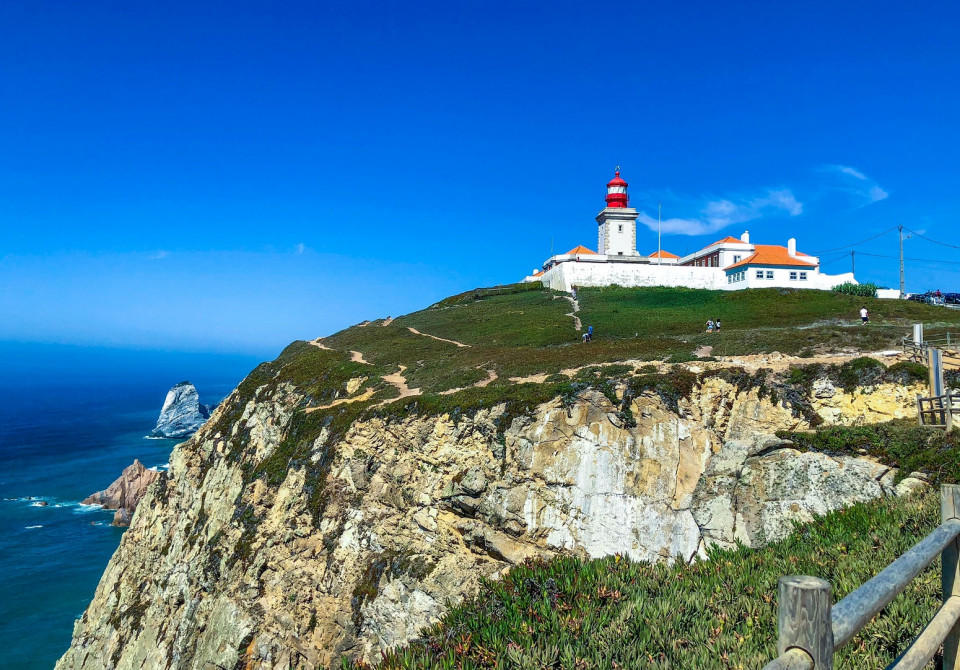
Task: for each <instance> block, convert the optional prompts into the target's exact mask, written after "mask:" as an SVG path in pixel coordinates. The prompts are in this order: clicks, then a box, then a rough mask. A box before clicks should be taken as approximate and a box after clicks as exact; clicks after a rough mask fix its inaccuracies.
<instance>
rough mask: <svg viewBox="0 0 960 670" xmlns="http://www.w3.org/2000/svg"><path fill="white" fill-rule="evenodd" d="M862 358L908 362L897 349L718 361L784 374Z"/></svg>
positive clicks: (762, 356)
mask: <svg viewBox="0 0 960 670" xmlns="http://www.w3.org/2000/svg"><path fill="white" fill-rule="evenodd" d="M861 356H868V357H870V358H875V359H877V360H878V361H881V362H882V363H885V364H886V365H893V364H894V363H896V362H898V361H902V360H906V357H905V356H904V354H903V352H901V351H899V350H895V349H891V350H888V351H870V352H862V351H857V352H852V353H845V352H844V353H835V354H826V355H823V356H812V357H810V358H800V357H799V356H789V355H786V354H781V353H778V352H776V351H774V352H772V353H769V354H751V355H749V356H718V360H719V361H720V362H721V363H724V364H726V365H730V364H733V365H739V366H741V367H744V368H748V369H754V370H757V369H760V368H770V369H771V370H773V371H774V372H782V371H784V370H786V369H788V368H789V367H790V366H791V365H810V364H812V363H820V364H823V365H841V364H843V363H846V362H847V361H850V360H853V359H854V358H859V357H861Z"/></svg>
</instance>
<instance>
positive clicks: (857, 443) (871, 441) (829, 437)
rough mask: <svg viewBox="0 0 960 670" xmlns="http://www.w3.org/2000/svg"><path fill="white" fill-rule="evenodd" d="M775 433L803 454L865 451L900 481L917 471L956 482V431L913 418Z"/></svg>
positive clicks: (959, 476)
mask: <svg viewBox="0 0 960 670" xmlns="http://www.w3.org/2000/svg"><path fill="white" fill-rule="evenodd" d="M777 434H778V435H779V436H780V437H784V438H789V439H790V440H792V441H793V442H794V444H795V445H796V448H797V449H801V450H805V451H806V450H809V451H822V452H826V453H831V454H853V455H859V454H861V453H863V452H866V453H867V454H869V455H871V456H873V457H875V458H877V459H879V460H880V461H881V462H883V463H885V464H887V465H890V466H892V467H896V468H900V472H899V473H898V477H900V478H902V477H905V476H906V475H908V474H910V472H912V471H915V470H918V471H922V472H925V473H927V475H928V476H929V478H930V480H931V482H933V483H934V484H942V483H952V482H960V431H956V430H954V431H951V432H949V433H947V432H944V431H942V430H931V429H929V428H921V427H920V426H918V425H917V420H916V419H915V418H914V419H897V420H895V421H889V422H887V423H880V424H872V425H868V426H831V427H827V428H821V429H820V430H818V431H817V432H816V433H793V432H789V431H781V432H779V433H777Z"/></svg>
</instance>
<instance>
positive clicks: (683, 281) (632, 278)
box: [535, 262, 726, 292]
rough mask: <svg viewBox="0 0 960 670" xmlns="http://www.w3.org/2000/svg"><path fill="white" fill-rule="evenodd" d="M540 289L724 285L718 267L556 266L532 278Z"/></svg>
mask: <svg viewBox="0 0 960 670" xmlns="http://www.w3.org/2000/svg"><path fill="white" fill-rule="evenodd" d="M535 279H539V280H540V281H542V282H543V285H544V286H547V287H548V288H552V289H555V290H557V291H568V292H569V291H570V288H571V287H572V286H610V285H611V284H619V285H620V286H629V287H635V286H686V287H688V288H712V289H715V288H720V284H721V282H722V283H723V284H724V286H725V285H726V279H725V277H724V274H723V270H722V269H720V268H695V267H678V266H675V265H660V266H657V265H648V264H646V263H616V262H611V263H584V262H580V263H576V262H567V263H559V264H557V265H555V266H553V267H552V268H550V269H549V270H547V271H546V272H545V273H543V274H542V275H541V276H539V277H536V278H535Z"/></svg>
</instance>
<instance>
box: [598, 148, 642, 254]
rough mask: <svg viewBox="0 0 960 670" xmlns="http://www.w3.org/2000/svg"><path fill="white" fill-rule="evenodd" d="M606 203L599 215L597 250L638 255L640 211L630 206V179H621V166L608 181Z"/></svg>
mask: <svg viewBox="0 0 960 670" xmlns="http://www.w3.org/2000/svg"><path fill="white" fill-rule="evenodd" d="M606 203H607V206H606V207H604V208H603V210H602V211H601V212H600V213H599V214H598V215H597V223H598V224H600V229H599V231H598V237H599V241H598V242H597V247H598V249H597V251H599V253H600V254H602V255H606V256H638V255H639V254H638V253H637V210H635V209H634V208H632V207H630V206H629V204H630V197H629V195H628V194H627V182H625V181H624V180H623V179H621V178H620V166H619V165H618V166H617V170H616V172H615V173H614V177H613V179H611V180H610V181H609V182H607V197H606Z"/></svg>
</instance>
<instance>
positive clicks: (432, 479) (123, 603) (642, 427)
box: [57, 377, 926, 670]
mask: <svg viewBox="0 0 960 670" xmlns="http://www.w3.org/2000/svg"><path fill="white" fill-rule="evenodd" d="M262 379H264V380H265V381H256V382H245V383H244V385H241V389H244V390H243V391H241V389H238V390H237V391H234V393H233V394H232V395H231V396H230V397H229V398H228V399H227V400H226V401H225V402H224V403H223V405H222V406H221V407H220V408H218V409H217V411H216V412H214V415H213V417H212V418H211V421H210V422H208V423H207V424H206V425H205V426H204V428H203V429H202V430H201V431H200V432H198V433H197V434H196V435H195V436H194V437H193V438H192V439H191V440H189V441H187V442H185V443H184V444H182V445H180V446H178V447H177V449H176V450H175V451H174V453H173V456H172V458H171V469H170V474H169V476H168V477H163V478H161V479H160V481H159V482H158V484H157V485H156V486H153V487H151V489H150V490H149V492H148V493H147V495H146V497H145V498H144V500H143V501H142V502H141V504H140V512H139V513H138V514H137V516H136V518H135V520H134V523H133V525H132V526H131V528H130V530H129V531H127V533H126V534H125V535H124V537H123V539H122V541H121V544H120V547H119V548H118V550H117V552H116V554H115V555H114V556H113V558H112V559H111V561H110V564H109V566H108V567H107V570H106V572H105V573H104V575H103V578H102V579H101V581H100V584H99V586H98V588H97V591H96V595H95V597H94V599H93V602H92V603H91V604H90V606H89V607H88V608H87V610H86V612H85V613H84V615H83V616H82V618H81V619H79V620H78V621H77V623H76V626H75V629H74V636H73V643H72V645H71V647H70V649H69V650H68V651H67V653H66V654H65V655H64V657H63V658H62V659H61V660H60V662H59V663H58V665H57V667H58V668H61V669H64V670H65V669H67V668H71V669H81V668H83V669H101V668H108V667H109V668H113V667H119V668H134V667H135V668H194V667H197V668H199V667H208V666H209V667H223V668H234V667H244V668H248V669H254V668H271V669H272V668H319V667H329V666H330V665H332V664H336V663H338V659H339V657H340V656H341V655H347V656H350V657H354V658H356V657H360V658H365V659H374V658H376V656H377V655H378V653H379V652H380V651H381V650H383V649H386V648H389V647H391V646H394V645H396V644H400V643H403V642H405V641H407V640H409V639H411V638H412V637H414V636H415V635H416V634H417V631H418V630H419V629H420V628H421V627H422V626H425V625H428V624H430V623H433V622H435V621H436V620H437V619H438V617H440V616H441V615H442V613H443V612H444V610H445V608H446V606H447V603H450V602H454V603H455V602H457V601H459V600H461V599H462V598H464V597H469V596H470V595H472V594H473V593H475V592H476V590H477V588H478V585H479V582H480V580H481V579H482V578H489V579H496V578H497V577H499V576H500V575H502V574H503V573H504V572H505V571H506V570H509V569H510V567H511V566H512V565H514V564H516V563H518V562H520V561H523V560H525V559H527V558H530V557H545V558H549V557H551V556H555V555H557V554H561V553H572V554H577V555H582V556H590V557H598V556H604V555H609V554H611V553H615V552H616V553H623V554H627V555H629V556H630V557H631V558H634V559H645V560H684V561H687V560H691V559H693V558H694V557H696V556H698V555H703V554H704V550H705V548H706V546H707V545H709V544H718V545H722V546H730V545H732V544H734V543H735V542H737V541H738V540H739V541H741V542H744V543H746V544H748V545H754V546H756V545H759V544H762V543H763V542H767V541H770V540H773V539H776V538H778V537H782V536H783V535H785V534H786V533H787V532H789V530H790V528H791V522H792V521H794V520H797V521H803V520H807V519H809V518H810V517H811V515H812V514H817V513H822V512H826V511H828V510H831V509H836V508H838V507H842V506H844V505H849V504H852V503H854V502H858V501H862V500H868V499H870V498H875V497H878V496H884V495H898V494H904V493H908V492H909V491H911V490H915V489H916V488H920V487H923V486H925V485H926V484H925V483H924V482H923V481H922V479H921V478H920V477H910V478H908V479H905V480H903V481H902V482H900V484H899V485H894V481H895V475H896V472H895V470H893V469H891V468H888V467H886V466H883V465H881V464H879V463H877V462H876V461H874V460H872V459H869V458H866V457H864V458H857V457H851V456H836V457H834V456H828V455H826V454H819V453H801V452H800V451H797V450H796V449H794V448H793V445H791V444H790V443H789V442H786V441H784V440H782V439H780V438H777V437H776V436H775V435H774V434H773V433H774V432H775V431H776V430H778V429H804V428H807V427H809V423H808V422H807V419H806V418H804V416H803V415H797V414H795V413H794V412H793V411H791V409H789V408H788V407H786V406H785V404H784V403H782V402H779V401H776V402H773V401H771V399H770V397H769V395H764V394H762V393H761V392H760V391H759V390H758V389H756V388H754V389H750V390H744V389H742V388H737V387H736V386H735V385H734V384H732V383H730V382H728V381H725V380H724V379H722V378H720V377H710V378H706V379H704V380H702V381H701V382H700V383H698V384H697V385H696V386H695V387H694V388H693V389H692V391H691V392H690V393H689V395H687V396H686V397H680V398H676V397H673V398H669V397H668V398H665V397H664V396H663V395H661V394H659V393H658V392H656V391H649V392H643V393H640V394H638V395H637V396H636V397H628V398H627V400H626V401H625V402H624V399H623V394H624V391H625V389H624V388H623V387H622V386H621V387H619V388H617V389H615V397H612V396H611V393H606V394H604V393H600V392H599V391H596V390H590V389H587V390H582V391H581V392H580V393H578V394H577V395H576V396H575V397H573V398H556V399H554V400H552V401H550V402H547V403H544V404H542V405H540V406H539V407H537V408H536V410H535V411H532V412H531V413H529V414H527V415H520V416H512V417H508V416H507V415H506V414H505V411H506V410H505V406H504V405H499V406H496V407H493V408H490V409H483V410H479V411H477V412H476V413H475V414H474V415H473V416H470V417H451V416H449V415H441V416H426V415H416V414H415V415H411V416H403V415H401V416H394V417H393V418H388V417H374V418H368V419H363V420H358V421H355V422H353V423H352V425H349V426H348V427H346V428H345V429H344V431H343V432H342V433H341V436H340V437H336V433H334V430H335V428H336V427H335V426H332V425H331V424H330V423H329V422H328V423H322V422H321V423H320V424H318V425H319V427H320V429H319V430H318V431H317V432H316V433H311V432H308V431H307V430H306V428H305V426H308V425H309V424H308V423H307V422H308V421H309V420H310V417H311V416H315V415H311V414H305V413H304V412H302V410H300V409H299V408H300V407H302V405H303V403H304V401H305V396H304V391H302V390H301V389H298V388H297V387H295V386H294V385H292V384H290V383H287V382H283V383H278V382H271V381H269V377H263V378H262ZM822 390H823V389H821V391H822ZM875 393H877V391H876V390H874V391H872V392H864V393H861V394H860V397H859V400H858V402H856V403H846V402H844V403H838V404H837V406H836V407H831V410H834V409H835V410H836V412H835V413H829V414H828V418H830V419H833V420H835V421H836V422H838V423H843V422H855V421H856V417H855V416H853V415H852V414H849V413H850V412H857V411H860V410H861V409H862V408H863V407H865V406H869V407H870V408H871V411H872V412H874V413H875V414H878V415H879V414H880V413H881V410H880V409H879V408H881V407H883V406H884V404H883V403H884V402H886V401H883V402H880V400H879V399H878V398H873V394H875ZM614 400H616V403H615V402H614ZM625 408H626V409H629V412H627V411H626V410H625ZM631 417H632V418H631ZM302 435H307V436H308V437H307V438H299V437H298V438H297V439H306V440H307V441H306V442H305V443H304V444H303V445H302V446H303V448H304V450H303V451H302V452H294V451H292V449H293V447H294V445H295V444H296V441H295V440H294V438H293V437H291V436H302ZM294 453H302V454H303V458H302V459H301V458H298V459H294V457H293V454H294Z"/></svg>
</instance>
